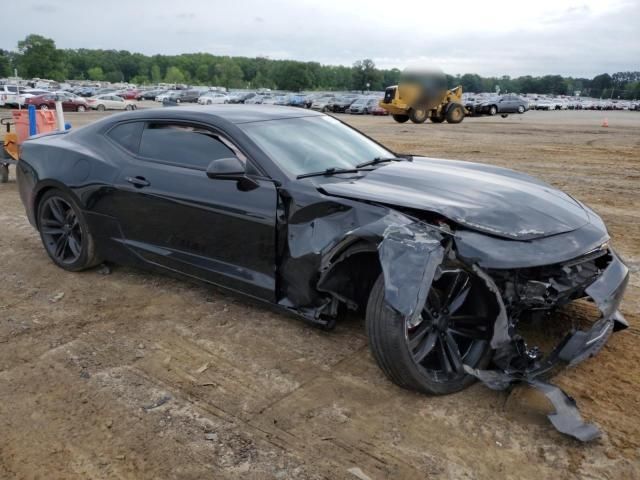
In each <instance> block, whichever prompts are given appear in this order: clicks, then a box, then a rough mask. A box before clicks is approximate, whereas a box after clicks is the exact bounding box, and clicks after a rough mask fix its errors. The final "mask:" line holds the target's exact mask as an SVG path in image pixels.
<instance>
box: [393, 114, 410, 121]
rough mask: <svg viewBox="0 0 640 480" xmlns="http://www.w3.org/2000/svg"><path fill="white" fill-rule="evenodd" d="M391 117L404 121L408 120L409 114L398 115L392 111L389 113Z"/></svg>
mask: <svg viewBox="0 0 640 480" xmlns="http://www.w3.org/2000/svg"><path fill="white" fill-rule="evenodd" d="M391 116H392V117H393V119H394V120H395V121H396V122H398V123H404V122H406V121H407V120H409V115H399V114H396V113H394V114H393V115H391Z"/></svg>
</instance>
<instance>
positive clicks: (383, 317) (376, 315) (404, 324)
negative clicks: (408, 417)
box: [366, 266, 496, 395]
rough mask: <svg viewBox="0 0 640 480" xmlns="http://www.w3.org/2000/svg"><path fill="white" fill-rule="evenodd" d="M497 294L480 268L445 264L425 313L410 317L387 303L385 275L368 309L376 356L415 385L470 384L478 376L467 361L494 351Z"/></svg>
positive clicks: (442, 388) (436, 390)
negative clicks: (478, 272)
mask: <svg viewBox="0 0 640 480" xmlns="http://www.w3.org/2000/svg"><path fill="white" fill-rule="evenodd" d="M492 295H493V294H492V293H491V292H490V291H488V288H487V286H486V284H485V283H484V281H483V280H482V279H481V278H479V277H478V276H477V275H476V274H475V273H473V272H471V271H469V270H467V269H465V268H462V267H459V266H442V267H440V268H439V269H438V272H437V274H436V277H435V279H434V281H433V282H432V285H431V288H430V290H429V294H428V297H427V301H426V302H425V306H424V308H423V310H422V311H421V313H420V314H419V315H418V316H417V318H414V319H412V318H405V317H404V316H403V315H401V314H400V313H398V312H396V311H395V310H393V309H392V308H390V307H389V306H388V305H387V304H386V302H385V300H384V296H385V287H384V276H383V275H380V277H379V278H378V280H377V281H376V283H375V284H374V286H373V288H372V291H371V295H370V297H369V301H368V304H367V313H366V325H367V334H368V336H369V345H370V348H371V351H372V353H373V356H374V358H375V359H376V362H377V363H378V365H379V366H380V368H381V369H382V371H383V372H384V373H385V374H386V375H387V377H388V378H389V379H390V380H391V381H393V382H394V383H396V384H397V385H399V386H401V387H404V388H408V389H411V390H417V391H420V392H424V393H429V394H437V395H443V394H449V393H453V392H457V391H459V390H462V389H463V388H465V387H467V386H469V385H470V384H471V383H473V382H474V380H475V377H473V376H471V375H468V374H467V373H466V372H465V370H464V367H463V366H464V365H467V366H469V367H471V368H478V369H482V368H485V367H486V366H487V365H488V363H489V361H490V360H491V356H492V355H493V350H492V349H491V336H492V334H493V323H494V322H495V318H496V305H495V303H494V301H492Z"/></svg>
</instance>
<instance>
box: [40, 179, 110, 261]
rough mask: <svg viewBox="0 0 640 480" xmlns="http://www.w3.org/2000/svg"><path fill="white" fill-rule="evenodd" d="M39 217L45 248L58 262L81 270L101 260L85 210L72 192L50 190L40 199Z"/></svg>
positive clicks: (53, 259)
mask: <svg viewBox="0 0 640 480" xmlns="http://www.w3.org/2000/svg"><path fill="white" fill-rule="evenodd" d="M37 219H38V231H39V232H40V239H41V240H42V244H43V246H44V249H45V251H46V252H47V254H48V255H49V258H51V260H52V261H53V263H55V264H56V265H57V266H59V267H60V268H63V269H65V270H68V271H70V272H78V271H80V270H85V269H87V268H91V267H93V266H95V265H97V264H99V263H100V259H99V258H98V256H97V255H96V250H95V242H94V239H93V236H92V235H91V232H90V231H89V226H88V225H87V222H86V220H85V218H84V216H83V215H82V210H81V209H80V207H79V206H78V204H77V203H76V202H75V200H74V199H73V198H72V197H71V196H70V195H68V194H67V193H64V192H62V191H61V190H49V191H47V192H46V193H45V194H44V196H43V197H42V199H41V200H40V202H39V203H38V210H37Z"/></svg>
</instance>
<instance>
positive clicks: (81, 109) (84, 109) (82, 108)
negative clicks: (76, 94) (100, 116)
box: [76, 105, 87, 113]
mask: <svg viewBox="0 0 640 480" xmlns="http://www.w3.org/2000/svg"><path fill="white" fill-rule="evenodd" d="M76 111H77V112H80V113H82V112H86V111H87V109H86V108H85V106H84V105H78V108H76Z"/></svg>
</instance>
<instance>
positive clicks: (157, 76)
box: [151, 63, 162, 83]
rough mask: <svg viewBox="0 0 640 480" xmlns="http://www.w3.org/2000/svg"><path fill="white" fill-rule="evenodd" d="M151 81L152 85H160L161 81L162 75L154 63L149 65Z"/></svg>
mask: <svg viewBox="0 0 640 480" xmlns="http://www.w3.org/2000/svg"><path fill="white" fill-rule="evenodd" d="M151 81H152V82H153V83H160V82H161V81H162V73H161V72H160V67H159V66H158V65H156V64H155V63H154V64H153V65H151Z"/></svg>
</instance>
